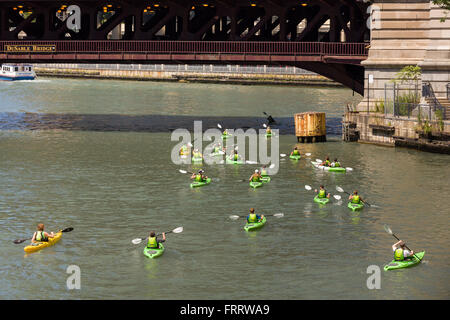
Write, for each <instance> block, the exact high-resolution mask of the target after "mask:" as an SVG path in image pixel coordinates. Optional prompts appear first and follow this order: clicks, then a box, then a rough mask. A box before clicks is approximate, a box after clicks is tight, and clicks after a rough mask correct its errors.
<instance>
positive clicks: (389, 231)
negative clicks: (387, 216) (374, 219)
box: [384, 224, 392, 234]
mask: <svg viewBox="0 0 450 320" xmlns="http://www.w3.org/2000/svg"><path fill="white" fill-rule="evenodd" d="M384 230H385V231H386V232H387V233H389V234H392V230H391V228H389V226H388V225H387V224H385V225H384Z"/></svg>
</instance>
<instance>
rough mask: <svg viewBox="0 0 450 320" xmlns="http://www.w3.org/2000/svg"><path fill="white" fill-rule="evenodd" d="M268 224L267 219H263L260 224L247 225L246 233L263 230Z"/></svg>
mask: <svg viewBox="0 0 450 320" xmlns="http://www.w3.org/2000/svg"><path fill="white" fill-rule="evenodd" d="M265 224H266V217H264V218H262V219H261V221H259V222H254V223H248V222H247V223H246V224H245V226H244V230H245V231H253V230H256V229H259V228H262V227H263V226H264V225H265Z"/></svg>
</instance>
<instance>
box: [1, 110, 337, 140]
mask: <svg viewBox="0 0 450 320" xmlns="http://www.w3.org/2000/svg"><path fill="white" fill-rule="evenodd" d="M194 121H202V130H203V131H205V130H207V129H210V128H218V127H217V124H218V123H220V125H221V126H222V127H223V128H224V129H225V128H228V129H238V128H241V129H244V130H246V129H249V128H254V129H263V124H264V123H267V119H266V118H265V117H212V116H204V117H202V116H173V115H121V114H53V113H28V112H27V113H18V112H16V113H13V112H2V113H0V130H55V129H59V130H80V131H105V132H106V131H123V132H171V131H173V130H175V129H178V128H185V129H188V130H189V131H193V129H194ZM275 121H276V123H274V124H271V127H272V128H273V129H279V130H280V134H294V133H295V122H294V117H282V118H275ZM326 126H327V134H332V135H339V134H341V132H342V128H341V118H327V120H326Z"/></svg>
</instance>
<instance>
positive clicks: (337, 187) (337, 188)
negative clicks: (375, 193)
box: [336, 186, 372, 207]
mask: <svg viewBox="0 0 450 320" xmlns="http://www.w3.org/2000/svg"><path fill="white" fill-rule="evenodd" d="M336 190H337V191H339V192H344V193H346V194H348V195H351V194H350V193H348V192H347V191H345V190H344V189H342V188H341V187H339V186H336ZM361 201H362V202H363V203H365V204H367V205H368V206H369V207H371V206H372V205H371V204H370V203H368V202H367V201H364V200H363V199H361Z"/></svg>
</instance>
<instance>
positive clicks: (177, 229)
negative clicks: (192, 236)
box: [172, 227, 183, 233]
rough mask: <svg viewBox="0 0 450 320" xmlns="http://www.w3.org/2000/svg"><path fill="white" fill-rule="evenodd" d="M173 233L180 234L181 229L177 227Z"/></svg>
mask: <svg viewBox="0 0 450 320" xmlns="http://www.w3.org/2000/svg"><path fill="white" fill-rule="evenodd" d="M172 232H173V233H181V232H183V227H178V228H175V229H173V230H172Z"/></svg>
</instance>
